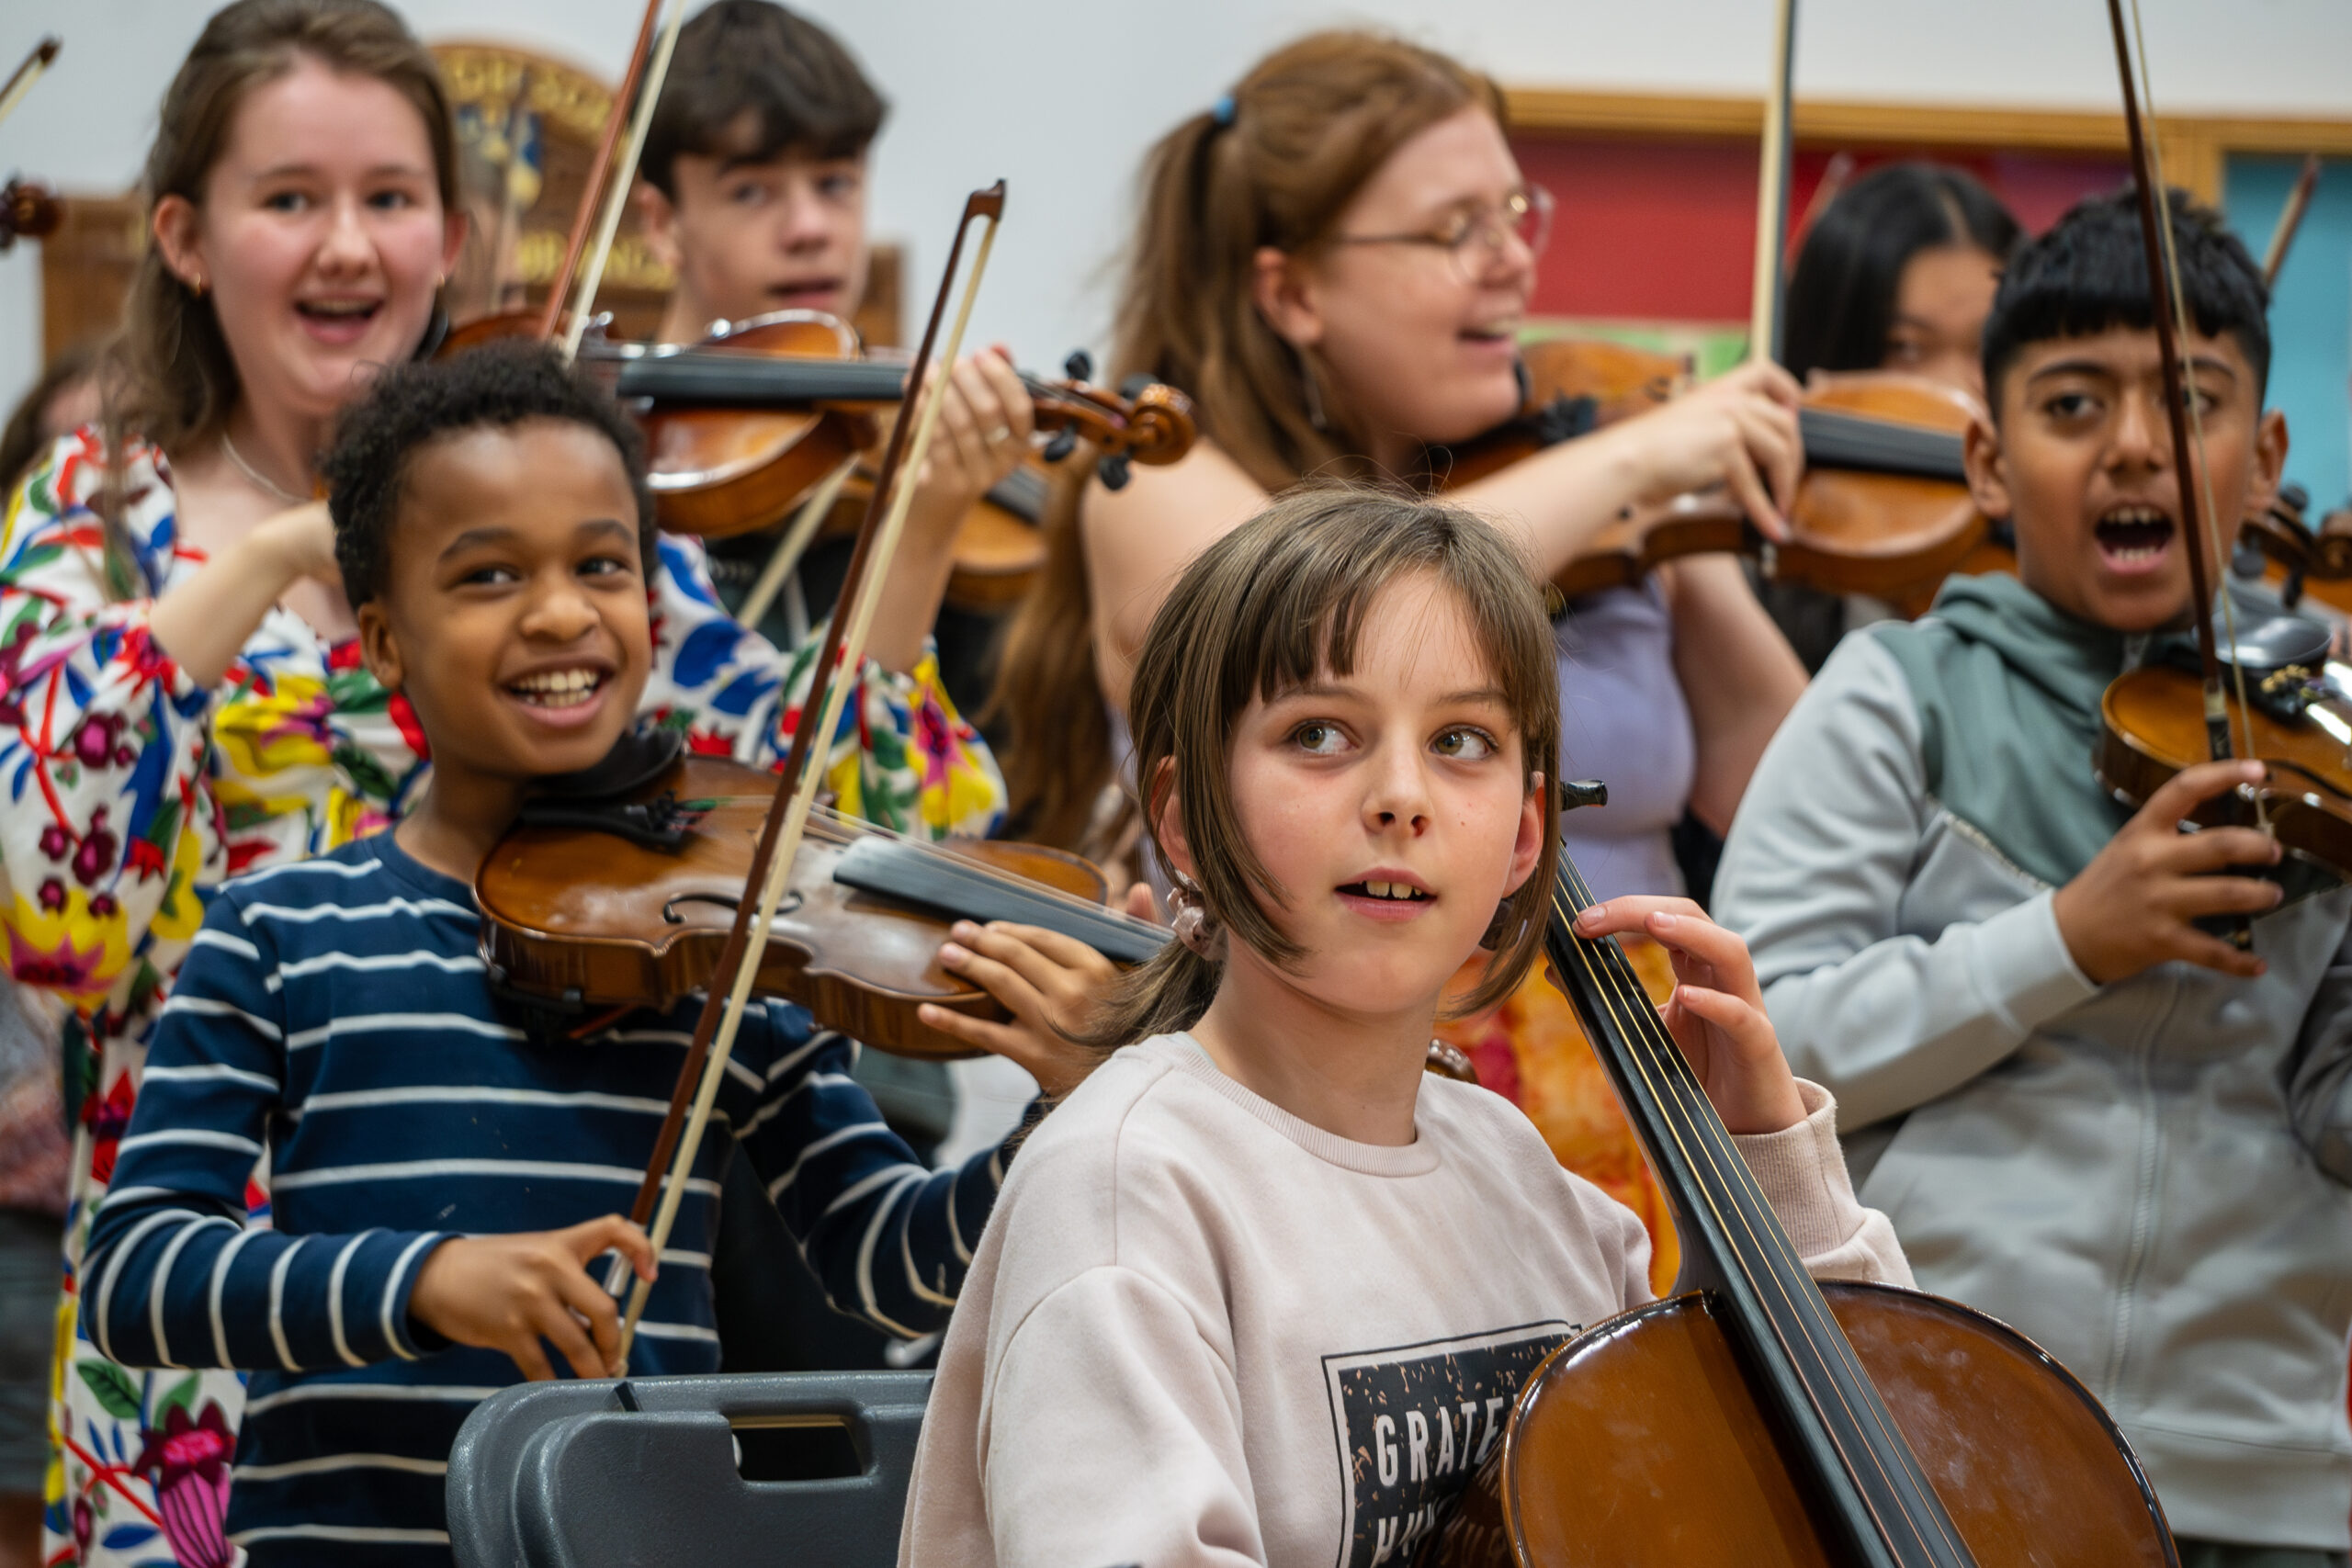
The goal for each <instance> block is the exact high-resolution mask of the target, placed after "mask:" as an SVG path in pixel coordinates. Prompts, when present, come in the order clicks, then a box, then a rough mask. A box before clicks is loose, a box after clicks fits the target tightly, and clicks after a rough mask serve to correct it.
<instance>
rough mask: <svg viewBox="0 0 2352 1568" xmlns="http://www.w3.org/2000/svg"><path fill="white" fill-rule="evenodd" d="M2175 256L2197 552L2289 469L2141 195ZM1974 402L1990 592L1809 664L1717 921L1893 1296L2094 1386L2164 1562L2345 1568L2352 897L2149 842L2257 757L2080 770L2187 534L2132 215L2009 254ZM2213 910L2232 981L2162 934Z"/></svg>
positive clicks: (2212, 296)
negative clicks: (1872, 1217) (1909, 1279)
mask: <svg viewBox="0 0 2352 1568" xmlns="http://www.w3.org/2000/svg"><path fill="white" fill-rule="evenodd" d="M2173 228H2174V242H2175V246H2176V249H2177V254H2178V257H2179V264H2180V270H2181V275H2182V278H2181V281H2182V288H2183V291H2184V294H2185V296H2186V301H2187V305H2188V313H2189V316H2190V318H2191V321H2190V325H2191V328H2192V330H2191V332H2190V333H2189V334H2188V339H2187V341H2186V342H2185V343H2184V344H2183V345H2182V352H2183V355H2184V356H2185V358H2186V360H2187V362H2188V363H2187V371H2188V380H2189V383H2190V396H2191V397H2193V398H2195V399H2196V400H2198V404H2199V412H2200V414H2201V419H2202V423H2203V430H2204V442H2205V457H2204V459H2203V463H2204V467H2205V468H2206V470H2207V476H2206V477H2207V480H2208V483H2209V486H2210V489H2209V491H2208V493H2210V495H2211V506H2212V508H2213V512H2214V515H2216V516H2218V517H2220V518H2221V519H2222V520H2223V522H2224V523H2225V525H2227V524H2234V522H2235V520H2236V519H2238V518H2240V517H2243V516H2245V515H2248V514H2249V513H2253V512H2256V511H2258V510H2259V509H2260V508H2261V506H2262V505H2263V503H2264V502H2266V501H2267V499H2268V497H2269V495H2270V493H2271V491H2273V489H2275V487H2276V486H2277V484H2278V476H2279V470H2280V468H2281V466H2282V465H2283V463H2284V461H2285V457H2286V447H2287V435H2286V426H2285V423H2284V421H2283V420H2282V419H2281V418H2280V416H2279V415H2278V413H2276V412H2264V410H2263V406H2262V395H2263V382H2264V377H2265V374H2266V372H2267V368H2268V362H2269V350H2270V343H2269V333H2268V329H2267V325H2266V323H2265V321H2264V306H2265V299H2264V293H2263V287H2262V283H2261V278H2260V274H2259V273H2258V272H2257V271H2256V269H2255V267H2254V265H2253V263H2252V261H2251V260H2250V258H2249V257H2248V256H2247V254H2246V253H2245V247H2244V246H2243V245H2242V244H2240V243H2239V242H2238V241H2237V240H2236V239H2235V238H2234V237H2233V236H2231V235H2230V234H2228V233H2227V232H2226V231H2223V230H2222V228H2221V226H2220V221H2219V220H2218V218H2217V217H2216V216H2215V215H2213V214H2212V213H2211V212H2209V211H2207V210H2205V209H2199V208H2196V207H2194V206H2193V205H2191V204H2188V202H2187V201H2186V199H2185V198H2178V197H2177V198H2176V205H2175V217H2174V223H2173ZM1985 386H1986V389H1987V391H1988V394H1989V398H1990V400H1991V405H1992V409H1993V413H1994V422H1993V423H1992V425H1991V426H1989V427H1987V426H1985V425H1983V424H1980V425H1978V426H1977V427H1976V428H1975V429H1973V430H1972V431H1971V432H1970V433H1969V436H1968V448H1967V452H1968V471H1969V478H1970V484H1971V488H1972V489H1973V491H1974V492H1975V495H1976V498H1977V501H1978V502H1979V504H1980V505H1981V506H1982V507H1983V508H1984V509H1985V512H1986V513H1988V514H1989V515H1992V516H1996V517H2003V516H2006V517H2007V518H2008V519H2009V520H2010V521H2011V523H2012V524H2013V525H2014V526H2015V529H2016V534H2017V545H2018V577H2016V578H2007V577H1991V576H1988V577H1980V578H1954V579H1953V580H1951V581H1950V582H1948V583H1946V584H1945V586H1944V589H1943V592H1942V593H1941V594H1940V595H1939V597H1938V598H1937V601H1936V604H1935V608H1934V610H1933V611H1932V612H1931V613H1930V615H1928V617H1927V618H1925V619H1923V620H1921V621H1918V622H1917V623H1915V624H1912V625H1907V626H1905V625H1893V624H1889V625H1882V626H1872V627H1871V628H1869V629H1868V631H1867V632H1866V633H1865V634H1861V635H1857V636H1853V637H1848V638H1847V639H1846V640H1845V642H1844V643H1843V644H1842V645H1841V646H1840V647H1839V648H1838V651H1837V653H1836V654H1835V655H1834V656H1833V657H1832V658H1831V660H1830V661H1829V663H1828V664H1827V665H1826V667H1825V668H1824V669H1823V671H1822V672H1821V674H1820V676H1819V678H1818V679H1816V680H1815V682H1814V684H1813V686H1812V687H1811V689H1810V690H1808V691H1807V692H1806V694H1805V695H1804V698H1803V700H1802V701H1800V702H1799V703H1798V705H1797V706H1796V708H1795V711H1794V712H1792V714H1791V715H1790V716H1789V719H1788V721H1787V723H1786V724H1785V725H1784V726H1783V727H1782V728H1781V731H1780V733H1779V735H1778V736H1777V737H1776V738H1775V739H1773V741H1772V743H1771V746H1770V749H1769V750H1767V751H1766V752H1765V754H1764V758H1763V761H1762V762H1761V763H1760V764H1759V766H1758V769H1757V772H1756V775H1755V778H1754V780H1753V781H1752V782H1751V783H1750V784H1749V785H1748V788H1747V797H1746V799H1745V800H1744V801H1743V802H1742V804H1741V807H1740V810H1739V815H1738V818H1737V820H1736V822H1735V823H1734V825H1733V829H1732V833H1731V838H1730V841H1729V843H1728V845H1727V846H1726V847H1725V850H1724V861H1723V868H1722V872H1721V874H1720V877H1719V879H1718V881H1717V883H1716V891H1715V908H1714V913H1715V915H1716V917H1717V918H1718V919H1721V920H1722V921H1723V923H1724V925H1726V926H1728V927H1730V928H1731V929H1732V930H1734V931H1739V932H1741V933H1742V934H1743V935H1745V936H1746V937H1747V941H1748V943H1749V946H1750V947H1751V948H1752V949H1753V950H1754V953H1755V955H1756V964H1757V971H1758V976H1759V978H1760V979H1761V980H1762V981H1763V983H1764V996H1765V1001H1766V1005H1767V1007H1768V1009H1769V1010H1770V1014H1771V1018H1772V1022H1773V1025H1774V1027H1775V1028H1776V1029H1777V1030H1778V1031H1779V1032H1780V1036H1781V1040H1782V1041H1784V1042H1786V1043H1787V1046H1788V1051H1789V1055H1790V1058H1791V1062H1792V1066H1794V1068H1795V1070H1796V1071H1797V1073H1798V1074H1799V1075H1800V1076H1802V1077H1808V1078H1812V1079H1815V1080H1816V1081H1818V1082H1820V1083H1822V1084H1824V1085H1826V1086H1827V1087H1828V1088H1829V1089H1831V1090H1832V1091H1833V1092H1834V1093H1835V1094H1836V1095H1837V1096H1838V1105H1839V1110H1840V1115H1839V1120H1840V1122H1843V1123H1844V1124H1845V1126H1846V1128H1847V1129H1848V1130H1849V1133H1851V1134H1852V1135H1851V1136H1850V1137H1849V1140H1848V1152H1849V1160H1850V1161H1851V1163H1852V1166H1853V1168H1854V1170H1855V1173H1856V1175H1857V1176H1858V1177H1863V1176H1865V1174H1866V1176H1867V1179H1865V1180H1864V1182H1863V1186H1862V1190H1861V1195H1862V1201H1864V1202H1865V1203H1867V1204H1869V1205H1871V1206H1872V1207H1875V1208H1878V1209H1881V1210H1883V1211H1884V1212H1885V1213H1887V1214H1888V1215H1890V1216H1891V1217H1892V1218H1893V1219H1894V1224H1895V1229H1896V1232H1897V1234H1898V1235H1900V1236H1901V1237H1902V1240H1903V1245H1904V1249H1905V1252H1907V1253H1908V1254H1909V1256H1910V1258H1911V1263H1912V1267H1913V1269H1915V1270H1916V1271H1917V1277H1918V1280H1919V1283H1920V1285H1921V1287H1922V1288H1923V1289H1926V1290H1928V1291H1932V1292H1937V1293H1939V1294H1941V1295H1946V1296H1951V1297H1952V1298H1955V1299H1957V1300H1959V1301H1962V1302H1965V1303H1969V1304H1970V1305H1972V1306H1975V1307H1977V1308H1980V1309H1982V1310H1984V1311H1985V1312H1988V1313H1991V1314H1993V1315H1995V1316H1996V1317H1999V1318H2002V1319H2004V1320H2006V1321H2007V1322H2008V1323H2010V1324H2013V1325H2016V1326H2017V1327H2018V1328H2019V1329H2021V1330H2022V1331H2024V1332H2025V1333H2027V1334H2028V1335H2030V1336H2031V1337H2033V1338H2035V1339H2037V1340H2039V1341H2040V1342H2041V1345H2042V1346H2043V1347H2044V1348H2047V1349H2049V1350H2050V1351H2051V1352H2052V1354H2053V1355H2055V1356H2056V1357H2057V1358H2058V1359H2060V1360H2061V1361H2063V1362H2064V1363H2065V1364H2066V1366H2067V1367H2068V1368H2069V1369H2071V1370H2072V1371H2074V1372H2075V1374H2076V1375H2077V1376H2078V1377H2080V1378H2081V1379H2082V1380H2083V1381H2084V1382H2086V1383H2087V1384H2088V1385H2089V1386H2090V1389H2091V1391H2092V1392H2093V1393H2096V1394H2097V1395H2098V1397H2099V1398H2100V1399H2101V1400H2102V1401H2103V1402H2104V1403H2105V1404H2107V1406H2108V1408H2109V1410H2110V1411H2111V1412H2113V1414H2114V1415H2115V1416H2116V1418H2117V1420H2118V1421H2119V1422H2120V1423H2121V1425H2122V1427H2123V1428H2124V1430H2125V1432H2126V1433H2127V1434H2129V1436H2130V1438H2131V1442H2132V1444H2133V1446H2134V1447H2135V1448H2137V1449H2138V1450H2139V1452H2140V1455H2141V1457H2142V1459H2143V1461H2145V1462H2146V1464H2147V1467H2148V1472H2149V1474H2150V1476H2151V1478H2152V1479H2153V1480H2154V1483H2155V1486H2156V1490H2157V1493H2158V1495H2159V1496H2160V1497H2161V1498H2162V1499H2163V1502H2164V1505H2165V1510H2166V1512H2167V1514H2168V1515H2169V1517H2170V1518H2171V1521H2172V1525H2173V1528H2174V1529H2176V1530H2177V1531H2178V1532H2179V1533H2180V1534H2181V1536H2182V1538H2183V1540H2182V1542H2181V1545H2182V1555H2183V1559H2184V1561H2185V1562H2188V1563H2189V1564H2190V1565H2191V1568H2198V1565H2200V1564H2214V1565H2222V1564H2228V1565H2231V1568H2254V1565H2256V1564H2261V1565H2264V1568H2274V1565H2275V1568H2286V1565H2288V1564H2295V1565H2298V1568H2300V1565H2302V1564H2312V1565H2317V1564H2323V1563H2333V1564H2339V1565H2340V1564H2344V1563H2345V1562H2346V1547H2347V1545H2352V1529H2347V1517H2352V1431H2347V1429H2346V1417H2345V1393H2346V1391H2345V1369H2346V1326H2347V1320H2352V1191H2347V1190H2346V1186H2345V1185H2344V1183H2345V1182H2346V1181H2347V1180H2352V941H2348V940H2347V929H2348V928H2352V888H2346V887H2345V886H2341V885H2339V884H2337V883H2336V882H2335V879H2334V878H2333V877H2328V876H2324V875H2320V874H2315V873H2314V872H2313V871H2312V868H2310V867H2308V866H2304V865H2301V864H2300V863H2292V862H2290V863H2286V864H2285V865H2283V866H2279V865H2278V852H2277V849H2276V847H2275V846H2274V845H2273V844H2272V843H2271V842H2270V840H2267V838H2265V837H2264V836H2263V835H2261V834H2260V833H2258V832H2256V830H2255V829H2250V828H2222V829H2207V830H2204V831H2199V832H2194V833H2190V832H2184V831H2183V830H2182V822H2183V819H2184V818H2187V817H2188V814H2189V813H2190V812H2191V811H2192V810H2194V809H2195V808H2196V807H2197V806H2198V805H2199V803H2200V802H2201V801H2204V800H2208V799H2211V798H2214V797H2216V796H2219V795H2225V794H2226V793H2228V792H2229V791H2230V790H2232V789H2234V788H2237V787H2239V786H2240V785H2242V784H2247V783H2250V782H2252V781H2254V780H2256V779H2258V778H2259V777H2260V776H2261V770H2260V769H2259V768H2258V767H2256V766H2254V765H2252V764H2248V763H2243V762H2221V763H2207V764H2203V765H2201V766H2199V767H2194V768H2190V769H2188V770H2187V771H2186V772H2184V773H2181V774H2180V775H2179V776H2178V777H2177V779H2175V780H2174V781H2173V782H2172V783H2171V784H2167V785H2166V786H2165V788H2164V789H2162V790H2160V791H2159V792H2157V794H2156V795H2154V797H2153V798H2151V799H2150V800H2149V801H2148V803H2147V804H2146V805H2145V806H2144V807H2142V808H2141V809H2140V810H2139V811H2138V812H2137V813H2133V812H2131V811H2130V810H2128V809H2127V808H2126V807H2123V806H2120V805H2119V804H2118V803H2117V802H2116V801H2115V800H2114V799H2113V798H2112V797H2110V796H2109V795H2108V793H2107V792H2106V790H2105V789H2103V788H2102V787H2101V786H2100V785H2099V784H2098V781H2097V780H2096V779H2095V778H2094V776H2093V773H2092V770H2091V756H2092V750H2093V747H2094V744H2095V743H2096V741H2097V739H2098V735H2099V729H2100V718H2099V700H2100V697H2101V695H2102V694H2104V692H2105V691H2106V689H2107V686H2108V683H2109V682H2110V681H2112V680H2113V679H2114V678H2115V677H2116V676H2117V675H2118V674H2120V673H2121V672H2122V671H2125V670H2127V669H2130V668H2131V667H2132V666H2134V665H2135V664H2138V663H2141V662H2143V661H2145V660H2151V659H2155V658H2161V657H2166V656H2168V655H2169V654H2171V653H2172V652H2173V650H2174V649H2177V648H2178V647H2179V646H2180V642H2181V638H2182V637H2183V635H2184V628H2186V627H2187V626H2188V610H2189V606H2190V597H2189V578H2188V558H2187V554H2186V552H2187V551H2188V550H2189V549H2192V548H2204V547H2205V541H2203V540H2202V539H2195V540H2192V539H2189V538H2188V537H2186V536H2185V534H2184V530H2183V529H2182V527H2181V525H2180V506H2179V491H2178V485H2177V479H2178V476H2177V474H2176V472H2175V469H2174V464H2173V461H2172V446H2171V437H2170V433H2169V426H2168V424H2167V423H2166V419H2165V399H2164V394H2163V387H2162V379H2161V374H2160V369H2159V365H2158V359H2157V349H2156V339H2155V333H2154V327H2153V317H2152V315H2151V308H2150V293H2149V289H2148V284H2147V268H2146V265H2145V263H2144V261H2143V253H2142V249H2141V240H2140V233H2139V229H2138V226H2137V218H2136V215H2135V209H2134V208H2133V207H2132V205H2131V196H2130V194H2129V193H2128V192H2127V193H2124V194H2122V195H2120V196H2118V197H2102V198H2098V199H2094V200H2090V201H2086V202H2085V203H2083V204H2081V205H2080V206H2078V207H2076V208H2075V209H2074V210H2073V211H2072V212H2070V213H2069V214H2067V216H2066V217H2065V218H2064V220H2061V221H2060V222H2059V224H2058V225H2057V226H2056V227H2055V228H2054V229H2052V231H2050V232H2049V233H2048V234H2047V235H2045V236H2044V237H2043V238H2041V240H2039V241H2036V242H2034V243H2031V244H2030V245H2028V246H2027V247H2025V248H2024V249H2023V250H2022V251H2021V252H2020V253H2019V254H2018V256H2017V257H2016V258H2015V259H2014V260H2013V261H2012V262H2011V263H2010V265H2009V266H2008V269H2007V273H2006V274H2005V275H2004V276H2003V278H2002V281H2001V285H2000V290H1999V294H1998V296H1997V298H1996V300H1995V303H1994V307H1993V314H1992V317H1991V319H1990V321H1988V322H1987V323H1986V326H1985ZM2209 554H2210V552H2209ZM2209 581H2213V579H2212V578H2211V576H2210V575H2209ZM2250 866H2252V867H2259V868H2262V869H2263V870H2265V871H2273V879H2265V878H2263V877H2258V876H2256V875H2252V874H2247V869H2246V868H2248V867H2250ZM2274 867H2275V868H2276V870H2275V871H2274ZM2282 884H2283V886H2282ZM2232 914H2245V915H2250V916H2252V917H2253V934H2254V942H2253V950H2252V951H2251V952H2250V953H2249V952H2240V951H2239V950H2237V949H2236V948H2234V947H2233V946H2231V945H2230V944H2229V943H2227V942H2223V941H2222V940H2221V939H2220V938H2218V937H2216V936H2214V935H2211V934H2210V933H2209V932H2208V931H2204V930H2200V929H2199V927H2198V926H2197V925H2196V924H2194V923H2193V922H2194V921H2195V920H2196V919H2198V918H2199V917H2205V916H2213V915H2232Z"/></svg>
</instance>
